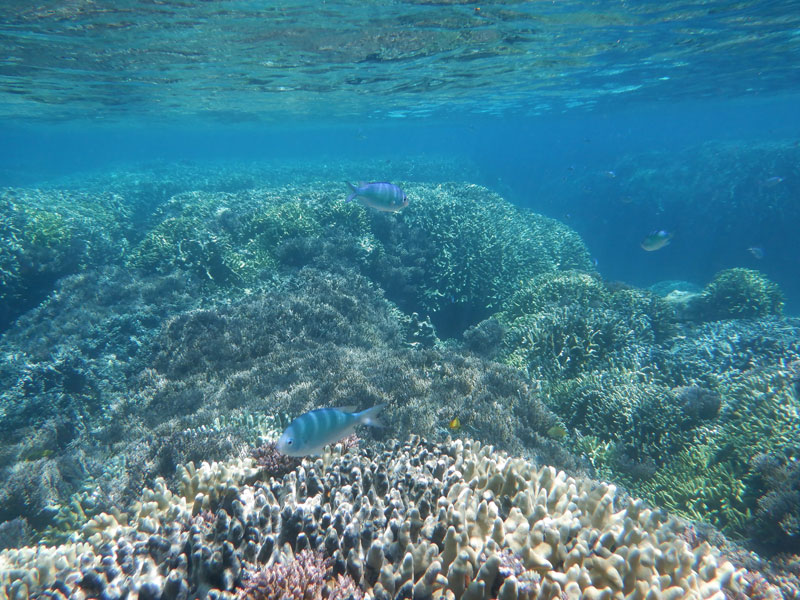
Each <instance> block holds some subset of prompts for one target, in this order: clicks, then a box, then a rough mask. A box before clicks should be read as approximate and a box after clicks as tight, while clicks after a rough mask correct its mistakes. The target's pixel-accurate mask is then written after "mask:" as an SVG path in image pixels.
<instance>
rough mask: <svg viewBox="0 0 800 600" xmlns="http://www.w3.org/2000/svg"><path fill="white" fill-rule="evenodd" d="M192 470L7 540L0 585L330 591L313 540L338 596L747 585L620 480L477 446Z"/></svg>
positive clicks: (662, 593)
mask: <svg viewBox="0 0 800 600" xmlns="http://www.w3.org/2000/svg"><path fill="white" fill-rule="evenodd" d="M179 471H180V480H181V485H180V486H179V487H178V488H177V489H176V490H175V491H172V490H170V489H169V488H167V487H166V485H165V484H164V482H163V481H157V482H156V485H155V486H154V488H153V489H148V490H146V491H145V492H144V494H143V495H142V500H141V501H140V502H138V503H136V504H135V505H134V506H132V507H131V511H130V516H129V517H128V516H125V515H120V516H119V517H115V516H112V515H98V516H97V517H95V518H93V519H91V520H89V521H88V522H86V523H85V525H84V526H83V527H82V528H81V535H80V539H78V540H76V541H75V542H73V543H72V544H69V545H67V546H62V547H57V548H47V547H40V548H38V549H36V550H34V549H28V548H23V549H19V550H11V551H3V552H2V553H0V596H2V597H4V598H18V597H20V594H23V595H24V594H38V593H41V591H42V590H43V588H44V587H50V590H51V592H52V593H53V594H54V595H55V596H56V597H57V598H60V597H62V595H63V596H68V595H70V594H71V593H74V591H75V589H76V588H78V587H86V583H88V582H90V581H91V582H92V586H91V587H92V588H93V593H94V594H96V595H98V596H99V595H102V594H105V593H107V591H108V590H113V591H115V592H116V591H119V593H120V595H123V596H124V595H127V594H129V593H131V591H133V590H138V592H139V596H140V597H141V596H142V593H143V591H142V590H144V591H145V593H146V595H147V597H161V598H165V599H170V600H174V599H177V598H182V597H186V596H194V595H208V596H210V597H219V598H231V597H233V595H238V596H239V597H241V598H247V599H251V598H252V599H258V600H261V598H264V599H267V598H272V597H275V590H274V588H275V587H276V585H281V584H282V585H283V586H284V588H283V594H284V595H283V596H281V597H289V598H293V597H295V596H294V594H297V597H298V598H299V597H303V598H305V597H310V598H317V597H321V598H324V597H327V596H326V594H325V593H324V592H323V591H322V590H323V588H324V586H325V585H326V581H328V577H329V576H328V565H327V564H326V563H327V561H320V560H319V559H318V558H317V556H318V555H315V554H314V553H317V552H318V553H321V554H322V555H324V557H326V558H329V559H330V563H329V564H330V569H331V574H332V575H334V576H337V577H338V579H337V581H336V582H335V583H334V584H333V585H332V590H331V591H332V592H333V593H338V594H343V593H345V594H347V595H348V596H350V597H354V598H356V597H359V594H360V592H361V591H363V592H364V594H365V596H369V597H371V598H375V599H377V600H389V599H391V598H398V597H399V598H412V597H413V598H416V599H418V600H428V599H433V598H447V597H450V598H454V599H455V600H472V599H476V600H477V599H479V598H485V597H496V598H498V599H502V600H516V599H522V600H533V599H534V598H535V599H541V600H544V599H546V598H558V597H562V595H563V596H565V597H567V598H578V597H584V598H610V597H627V598H631V599H632V600H643V599H645V598H647V597H669V598H678V597H690V598H694V597H697V598H701V597H704V598H722V597H723V593H724V592H723V591H727V592H729V593H733V594H735V593H738V592H739V591H741V590H742V589H743V588H744V585H746V581H745V580H744V579H743V576H744V573H743V572H742V571H736V570H735V568H734V567H733V566H732V565H731V564H730V563H729V562H728V561H726V560H725V559H724V558H723V557H721V556H720V554H719V552H718V551H717V550H716V549H715V548H713V547H711V546H710V545H709V544H707V543H702V544H699V545H697V546H690V545H689V544H688V543H687V541H686V540H685V536H684V534H683V533H684V530H685V524H684V523H681V522H680V521H678V520H676V519H674V518H669V517H668V516H667V515H665V514H663V513H662V512H661V511H656V510H651V509H649V508H647V507H646V506H644V504H643V503H642V502H641V501H638V500H625V499H624V498H622V497H621V496H620V495H619V494H618V492H617V490H616V488H615V487H614V486H610V485H607V484H602V483H597V482H592V481H589V480H585V479H575V478H572V477H568V476H567V475H566V474H565V473H563V472H558V471H556V470H555V469H553V468H552V467H544V468H542V469H536V468H534V467H533V466H531V465H530V464H529V463H527V462H526V461H524V460H521V459H518V458H513V457H509V456H507V455H505V454H503V453H499V452H497V451H496V450H494V449H493V448H492V447H482V446H481V445H480V444H477V443H474V442H470V441H466V442H464V441H461V440H458V441H453V442H450V443H448V444H443V445H434V444H426V443H422V442H421V441H420V440H419V438H412V439H411V440H410V441H409V442H408V443H405V444H400V443H398V442H396V441H394V442H391V443H390V444H388V445H387V446H384V447H381V448H378V449H376V450H375V451H360V452H354V451H352V450H351V451H349V452H344V451H343V450H342V448H341V447H337V448H335V449H334V450H333V451H332V452H329V453H326V454H325V455H324V456H323V457H321V458H320V459H318V460H316V461H313V462H312V461H308V460H306V461H304V462H303V464H302V466H300V467H298V468H297V469H296V470H295V471H294V472H292V473H290V474H288V475H286V476H285V477H284V478H283V479H282V480H280V481H279V480H275V479H270V480H269V481H259V480H257V479H254V475H255V469H254V468H253V466H252V464H251V462H250V461H249V460H245V461H234V462H230V463H226V464H219V463H215V464H208V463H206V464H204V465H202V466H201V467H199V468H196V467H194V465H187V466H186V467H182V468H180V469H179ZM134 549H136V551H134ZM104 561H105V562H104ZM348 578H350V579H352V581H353V582H354V583H355V584H357V585H358V588H355V587H354V586H352V585H350V584H349V583H348V581H347V580H348ZM301 586H305V589H300V588H301ZM237 590H244V591H243V592H241V593H239V592H237ZM306 592H308V593H309V594H310V595H306ZM317 593H319V594H320V595H319V596H317V595H316V594H317ZM301 594H302V595H301ZM331 597H337V598H342V597H343V596H342V595H338V596H331Z"/></svg>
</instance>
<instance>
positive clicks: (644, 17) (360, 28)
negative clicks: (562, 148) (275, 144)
mask: <svg viewBox="0 0 800 600" xmlns="http://www.w3.org/2000/svg"><path fill="white" fill-rule="evenodd" d="M785 4H786V3H780V2H758V1H751V2H736V3H730V2H725V3H721V2H695V3H692V4H687V3H684V2H655V1H651V2H636V3H629V2H608V3H602V4H600V3H592V4H587V3H585V2H579V1H577V0H571V1H559V2H527V3H526V2H493V1H488V2H466V1H463V2H447V1H443V2H425V1H408V2H394V1H386V0H384V1H382V2H370V3H365V2H338V3H335V4H317V3H312V2H281V3H279V4H265V3H263V2H248V1H236V2H232V1H228V2H211V3H186V2H169V1H167V2H146V1H132V0H128V1H125V2H89V1H80V0H73V1H71V2H52V1H51V2H45V3H37V4H36V5H29V4H27V3H5V6H4V7H3V14H2V16H0V52H2V55H3V56H4V57H5V60H4V61H3V63H2V65H0V116H15V117H27V118H37V119H43V118H47V119H65V118H70V117H72V116H75V115H76V114H80V113H84V112H87V111H91V112H92V113H93V114H94V115H95V116H97V117H111V118H122V117H124V115H126V114H128V113H130V112H132V111H145V112H148V111H154V112H158V114H159V115H161V116H164V115H168V114H189V115H193V114H204V115H207V116H209V117H211V118H213V119H216V120H219V121H228V122H231V121H237V120H241V119H246V118H248V117H247V115H258V117H259V118H268V119H269V118H270V117H273V118H274V117H279V116H280V115H286V114H290V115H293V116H294V117H295V118H302V117H307V118H310V117H312V116H315V117H318V116H320V115H326V116H339V117H341V116H347V115H355V114H361V115H364V114H367V115H374V116H380V115H386V114H390V115H391V116H397V114H398V113H397V112H396V111H398V110H402V111H404V113H405V114H407V115H413V114H423V115H426V114H431V113H436V112H437V111H443V110H447V111H448V112H451V111H452V110H454V109H456V110H461V111H467V112H473V111H477V112H483V113H489V114H497V113H502V112H503V111H511V110H517V111H518V110H524V111H529V112H531V113H536V112H539V111H541V110H554V109H555V110H558V109H561V108H565V107H590V106H593V105H595V104H597V103H603V102H608V101H611V99H610V98H609V95H612V96H616V95H617V94H619V93H622V92H625V93H626V94H628V95H629V96H630V99H629V100H628V101H634V100H637V101H642V100H649V99H655V98H657V99H661V100H665V99H668V98H669V97H671V96H677V95H686V94H687V93H688V94H691V95H692V96H694V97H700V96H704V95H708V94H717V93H722V94H726V95H741V94H754V93H765V92H771V91H776V90H782V89H787V88H791V87H794V86H796V84H797V79H796V70H795V68H794V66H793V63H792V61H787V60H776V59H779V55H780V56H785V55H786V54H787V53H794V54H795V56H797V53H798V52H799V51H800V39H799V38H798V36H797V31H798V27H800V11H794V12H790V11H787V9H786V6H785ZM323 97H324V100H323ZM613 101H614V102H616V101H617V99H616V98H614V99H613ZM418 103H421V104H422V107H421V108H419V109H417V111H416V112H413V111H412V112H408V107H409V106H413V105H415V104H418Z"/></svg>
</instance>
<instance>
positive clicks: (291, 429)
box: [278, 404, 385, 456]
mask: <svg viewBox="0 0 800 600" xmlns="http://www.w3.org/2000/svg"><path fill="white" fill-rule="evenodd" d="M384 406H385V404H378V405H377V406H373V407H372V408H368V409H366V410H362V411H361V412H355V407H354V406H343V407H341V408H318V409H316V410H312V411H310V412H307V413H305V414H302V415H300V416H299V417H297V418H296V419H295V420H294V421H292V422H291V423H289V426H288V427H287V428H286V430H285V431H284V432H283V433H282V434H281V437H280V438H279V439H278V450H279V451H281V452H283V453H284V454H286V455H287V456H308V455H310V454H314V455H317V454H322V449H323V448H324V447H325V446H327V445H328V444H335V443H336V442H338V441H339V440H343V439H344V438H346V437H347V436H348V435H350V434H352V433H353V430H354V429H355V428H356V425H371V426H372V427H381V426H382V425H383V424H382V423H381V422H380V420H379V419H378V413H379V412H380V411H381V409H383V407H384Z"/></svg>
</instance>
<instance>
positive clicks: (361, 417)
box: [358, 403, 386, 427]
mask: <svg viewBox="0 0 800 600" xmlns="http://www.w3.org/2000/svg"><path fill="white" fill-rule="evenodd" d="M384 406H386V403H382V404H378V405H376V406H373V407H372V408H368V409H367V410H362V411H361V412H360V413H358V422H359V423H360V424H361V425H369V426H370V427H383V421H381V420H380V419H379V418H378V413H379V412H381V411H382V410H383V407H384Z"/></svg>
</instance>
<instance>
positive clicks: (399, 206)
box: [347, 181, 408, 212]
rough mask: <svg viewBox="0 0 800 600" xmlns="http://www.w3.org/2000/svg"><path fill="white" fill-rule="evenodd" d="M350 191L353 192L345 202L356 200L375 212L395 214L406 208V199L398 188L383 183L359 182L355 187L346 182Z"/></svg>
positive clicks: (391, 184)
mask: <svg viewBox="0 0 800 600" xmlns="http://www.w3.org/2000/svg"><path fill="white" fill-rule="evenodd" d="M347 185H348V186H350V191H351V192H353V193H352V194H350V195H349V196H348V197H347V201H348V202H350V201H351V200H354V199H355V200H358V201H359V202H361V204H363V205H364V206H369V207H370V208H374V209H375V210H381V211H384V212H397V211H399V210H403V209H404V208H405V207H406V206H408V198H407V197H406V194H405V192H404V191H403V190H401V189H400V187H398V186H396V185H395V184H393V183H386V182H385V181H375V182H372V183H366V182H364V181H359V182H358V185H357V186H355V185H353V184H352V183H350V182H347Z"/></svg>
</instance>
